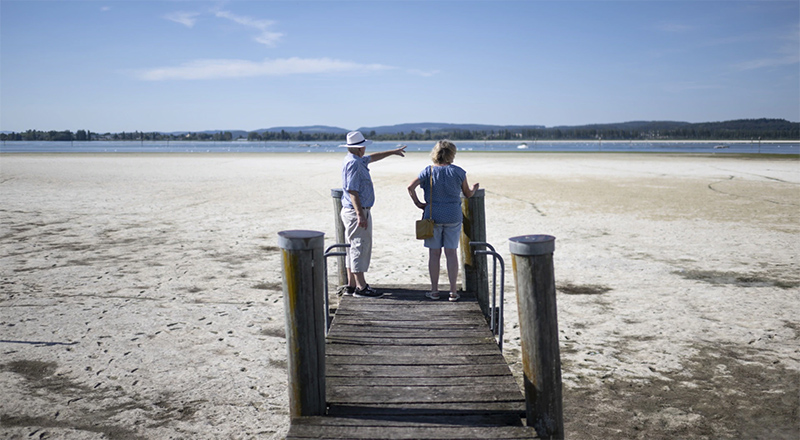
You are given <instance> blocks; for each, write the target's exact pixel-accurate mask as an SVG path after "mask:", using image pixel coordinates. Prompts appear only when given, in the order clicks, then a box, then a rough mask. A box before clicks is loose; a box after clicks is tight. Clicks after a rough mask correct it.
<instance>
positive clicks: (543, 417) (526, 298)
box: [510, 236, 564, 439]
mask: <svg viewBox="0 0 800 440" xmlns="http://www.w3.org/2000/svg"><path fill="white" fill-rule="evenodd" d="M517 239H518V241H516V242H515V240H517ZM554 240H555V238H553V237H551V236H522V237H513V238H511V241H512V245H511V246H510V250H511V258H512V263H513V270H514V280H515V283H516V289H515V290H516V292H517V310H518V312H519V323H520V342H521V344H520V345H521V348H522V369H523V374H524V387H525V397H526V414H527V421H528V425H530V426H532V427H534V428H535V429H536V431H537V433H538V435H539V436H540V437H542V438H547V439H563V438H564V420H563V408H562V407H563V403H562V390H561V355H560V351H559V346H558V316H557V307H556V287H555V277H554V274H553V253H552V252H553V251H552V250H551V249H550V247H551V245H552V242H553V241H554ZM520 254H521V255H520Z"/></svg>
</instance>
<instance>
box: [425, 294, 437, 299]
mask: <svg viewBox="0 0 800 440" xmlns="http://www.w3.org/2000/svg"><path fill="white" fill-rule="evenodd" d="M425 296H427V297H428V298H430V299H432V300H437V299H439V292H428V293H426V294H425Z"/></svg>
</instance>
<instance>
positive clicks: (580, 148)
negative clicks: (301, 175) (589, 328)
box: [0, 141, 800, 154]
mask: <svg viewBox="0 0 800 440" xmlns="http://www.w3.org/2000/svg"><path fill="white" fill-rule="evenodd" d="M340 143H341V142H318V143H315V142H238V141H234V142H210V141H207V142H180V141H177V142H176V141H169V142H167V141H158V142H147V141H145V142H137V141H92V142H26V141H6V142H2V143H1V144H0V153H343V152H344V149H343V148H338V145H339V144H340ZM454 143H455V144H456V145H457V146H458V149H459V151H517V152H536V151H539V152H542V151H547V152H570V151H571V152H590V151H600V152H603V151H604V152H639V153H641V152H650V153H719V154H730V153H765V154H800V141H796V142H762V143H761V144H759V143H758V142H754V143H751V142H746V143H740V142H641V141H636V142H630V141H602V142H598V141H563V142H544V141H524V142H523V141H516V142H501V141H489V142H484V141H455V142H454ZM400 144H403V145H407V146H408V147H407V149H406V151H430V150H431V148H432V147H433V145H434V144H435V142H434V141H424V142H419V141H413V142H398V141H391V142H375V143H373V144H372V145H371V146H370V147H369V150H371V151H383V150H389V149H392V148H395V147H396V146H398V145H400Z"/></svg>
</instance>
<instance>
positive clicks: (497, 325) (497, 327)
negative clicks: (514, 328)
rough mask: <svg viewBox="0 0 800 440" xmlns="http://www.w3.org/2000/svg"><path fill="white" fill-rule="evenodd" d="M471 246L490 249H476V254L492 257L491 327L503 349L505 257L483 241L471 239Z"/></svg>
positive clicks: (501, 349)
mask: <svg viewBox="0 0 800 440" xmlns="http://www.w3.org/2000/svg"><path fill="white" fill-rule="evenodd" d="M469 245H470V247H473V246H486V247H488V248H489V249H490V250H488V251H487V250H482V249H476V250H475V254H476V255H491V256H492V257H493V259H492V307H491V312H490V313H489V315H490V318H489V329H490V330H491V331H492V335H494V336H497V345H498V346H500V351H503V303H504V302H505V301H504V298H505V272H506V267H505V262H504V261H503V257H502V256H500V254H498V253H497V252H496V251H495V250H494V247H493V246H492V245H490V244H489V243H486V242H483V241H470V242H469ZM497 260H500V307H499V308H498V307H497ZM495 310H498V316H497V321H498V322H495V318H494V311H495Z"/></svg>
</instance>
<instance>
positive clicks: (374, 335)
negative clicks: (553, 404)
mask: <svg viewBox="0 0 800 440" xmlns="http://www.w3.org/2000/svg"><path fill="white" fill-rule="evenodd" d="M378 290H379V291H382V292H386V294H385V295H384V296H383V297H382V298H354V297H350V296H347V297H343V298H341V301H340V303H339V307H338V310H337V312H336V315H335V318H334V320H333V324H332V326H331V330H330V333H329V334H328V337H327V343H326V346H325V351H326V356H325V357H326V382H327V402H328V414H327V415H326V416H320V417H302V418H296V419H294V420H293V421H292V425H291V427H290V429H289V433H288V435H287V437H286V438H287V439H309V438H330V439H336V438H348V439H412V438H413V439H473V438H474V439H488V438H491V439H530V438H536V431H535V430H533V429H532V428H528V427H525V426H523V424H522V422H521V417H524V415H525V398H524V396H523V395H522V393H521V391H520V389H519V387H518V386H517V383H516V382H515V381H514V378H513V376H512V374H511V370H510V369H509V368H508V364H507V363H506V361H505V359H504V358H503V355H502V353H501V352H500V349H499V348H498V346H497V343H496V342H495V340H494V338H493V336H492V334H491V332H490V331H489V327H488V325H487V324H486V320H485V319H484V317H483V314H482V313H481V311H480V308H479V306H478V303H477V302H476V301H475V300H474V298H469V297H467V296H466V295H465V296H463V297H462V298H461V300H459V301H458V302H455V303H451V302H449V301H447V300H446V299H445V298H443V299H441V300H439V301H431V300H429V299H427V298H425V291H424V290H420V289H415V288H411V286H406V287H405V288H379V289H378Z"/></svg>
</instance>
